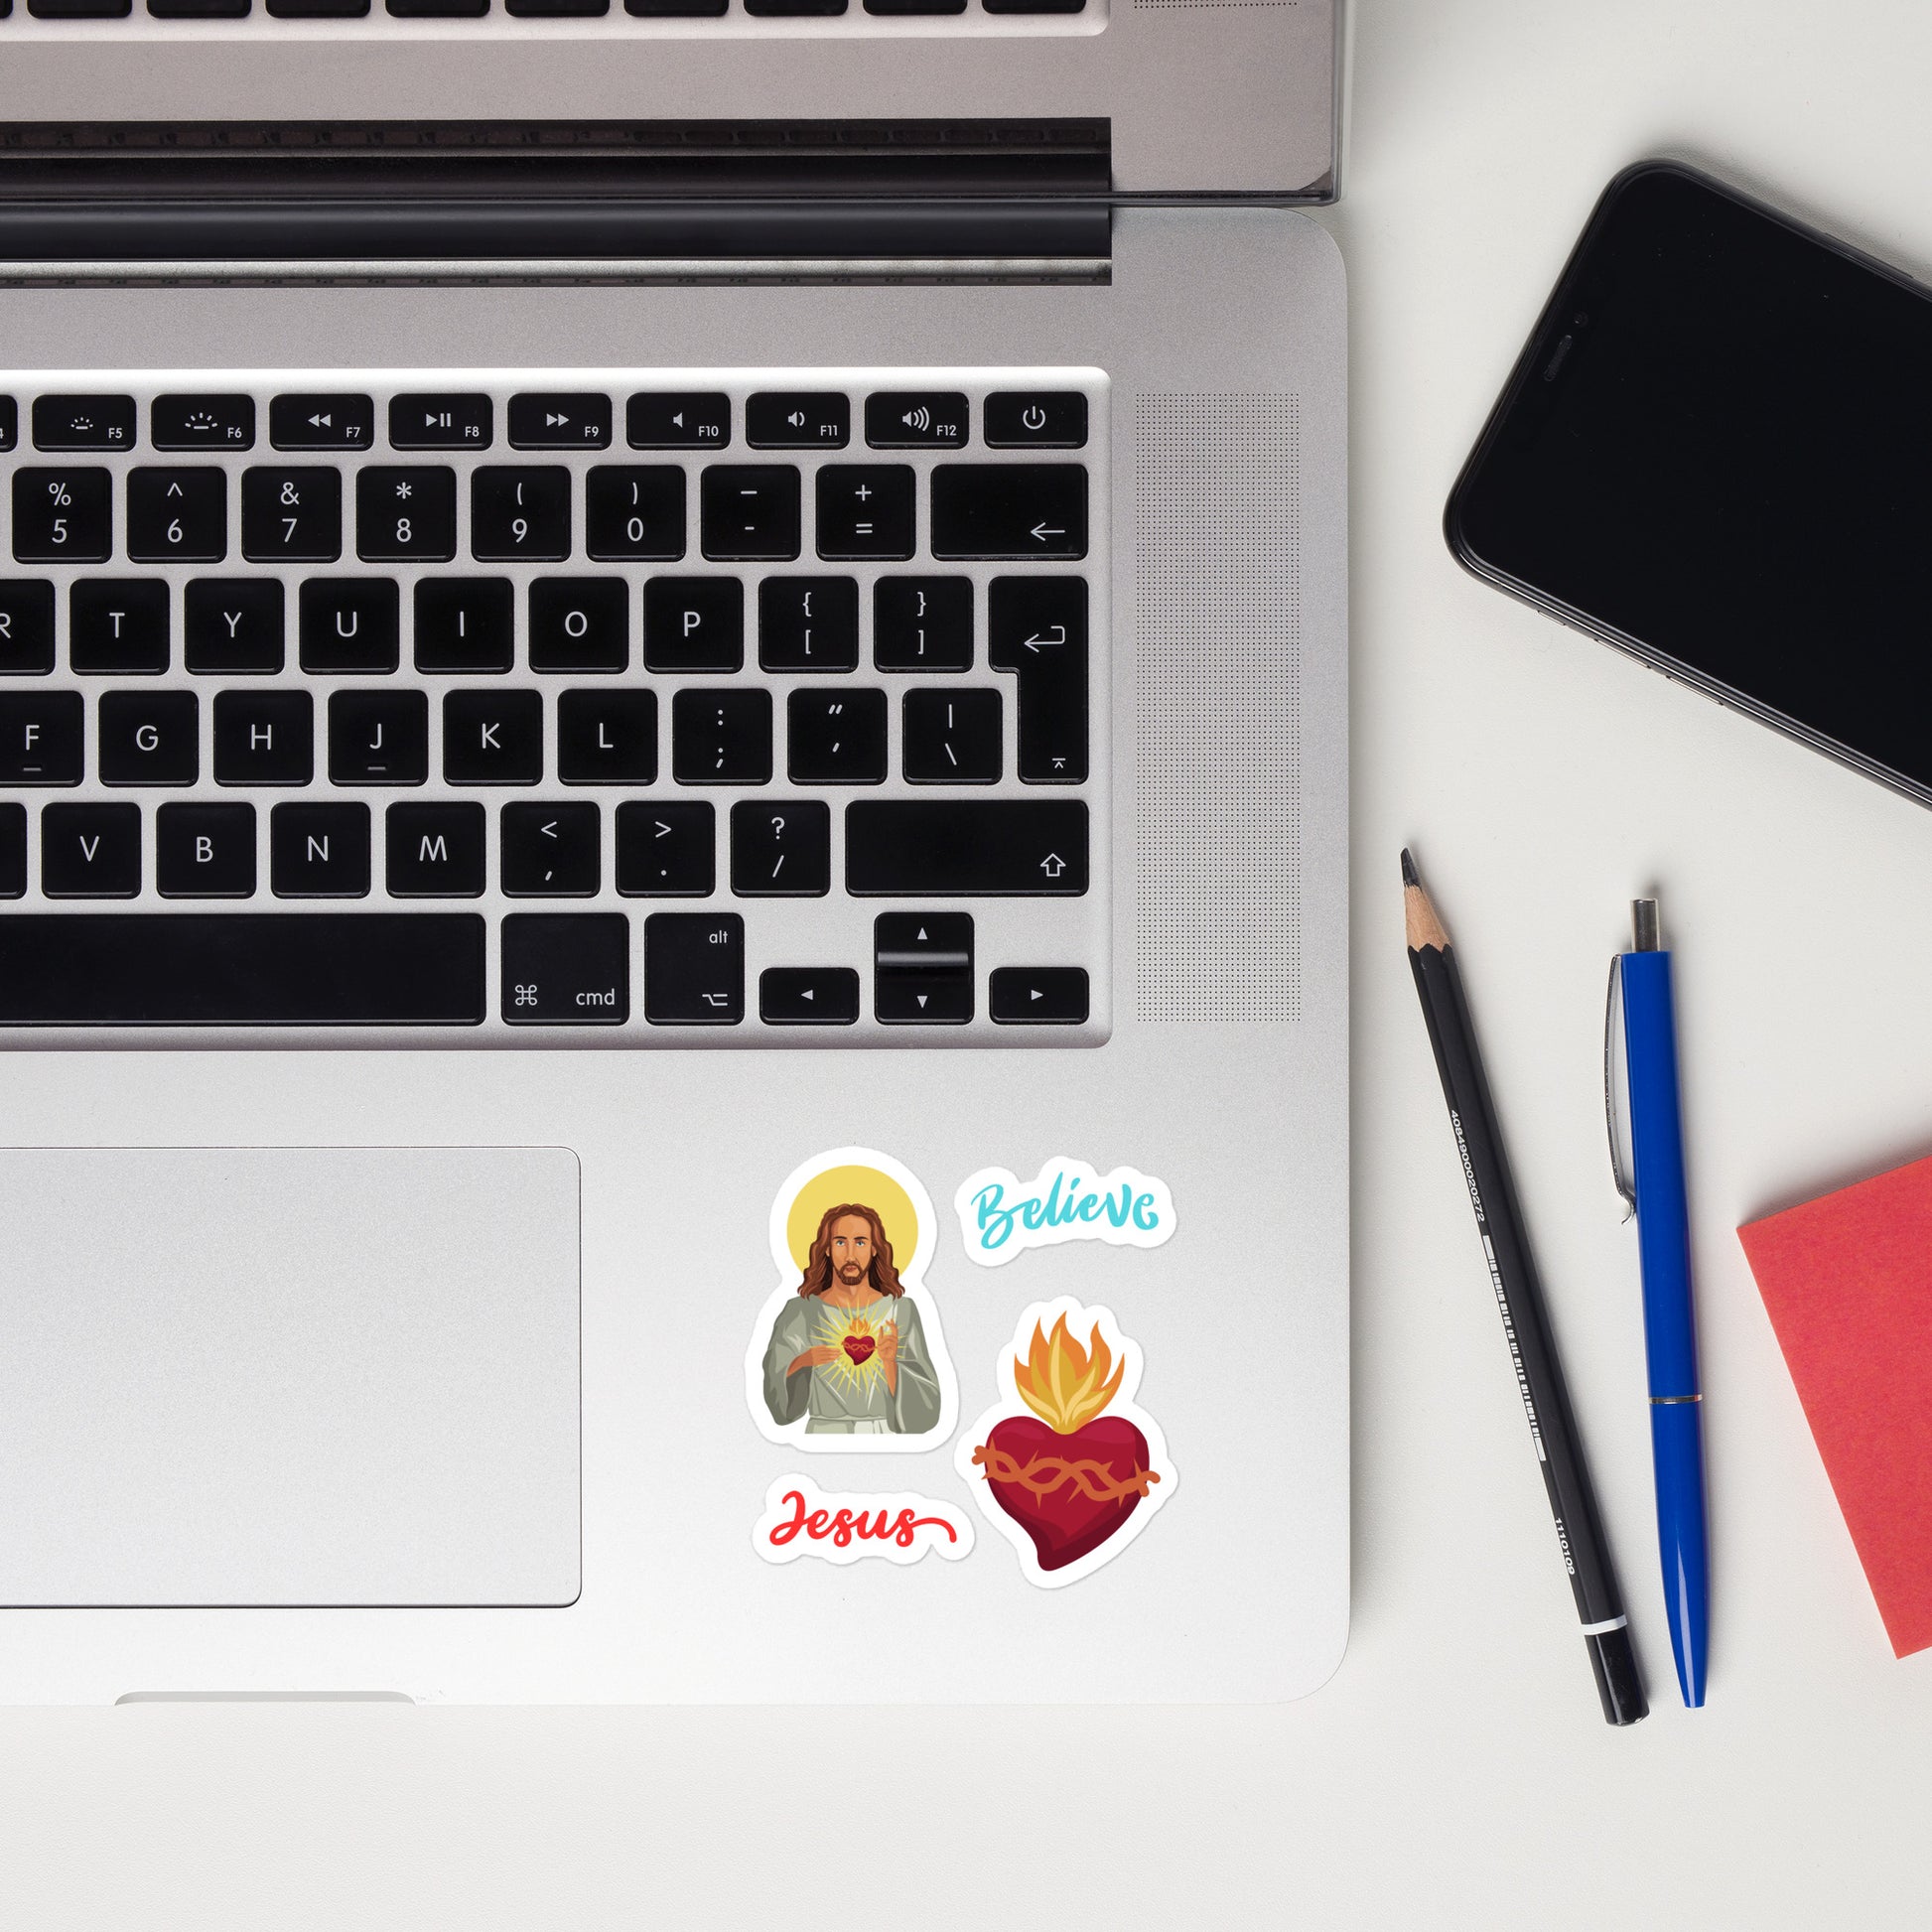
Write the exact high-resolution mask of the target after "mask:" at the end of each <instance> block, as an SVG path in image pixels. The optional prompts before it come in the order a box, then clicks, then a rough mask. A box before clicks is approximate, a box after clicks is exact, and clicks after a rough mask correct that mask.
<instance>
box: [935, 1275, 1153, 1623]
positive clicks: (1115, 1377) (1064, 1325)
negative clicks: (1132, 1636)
mask: <svg viewBox="0 0 1932 1932" xmlns="http://www.w3.org/2000/svg"><path fill="white" fill-rule="evenodd" d="M1141 1369H1142V1355H1141V1349H1140V1345H1139V1343H1137V1342H1135V1341H1133V1340H1132V1339H1130V1338H1129V1337H1128V1336H1126V1335H1124V1334H1123V1333H1122V1332H1121V1330H1120V1326H1119V1324H1118V1323H1117V1322H1116V1321H1115V1319H1114V1317H1113V1315H1112V1313H1111V1312H1110V1311H1108V1310H1106V1309H1102V1308H1082V1307H1081V1305H1080V1304H1079V1303H1078V1302H1075V1301H1072V1300H1070V1299H1068V1298H1067V1297H1064V1296H1062V1297H1061V1298H1060V1299H1059V1300H1058V1301H1055V1302H1035V1304H1034V1306H1033V1307H1032V1308H1030V1309H1029V1310H1028V1311H1026V1313H1025V1314H1023V1315H1022V1316H1021V1317H1020V1325H1019V1327H1018V1328H1017V1329H1016V1330H1015V1332H1014V1338H1013V1343H1012V1345H1011V1346H1010V1347H1009V1348H1007V1349H1006V1350H1004V1351H1003V1352H1002V1354H1001V1356H1000V1360H999V1363H998V1365H997V1368H996V1375H997V1377H998V1381H999V1386H1000V1388H1001V1390H1002V1391H1003V1393H1004V1395H1005V1398H1006V1399H1005V1400H1003V1401H1001V1402H998V1403H996V1404H995V1405H994V1406H993V1407H992V1408H991V1409H989V1410H988V1411H987V1412H986V1414H985V1415H983V1416H982V1417H981V1418H980V1419H979V1421H978V1422H976V1423H975V1424H974V1425H973V1426H972V1428H971V1429H969V1430H967V1431H966V1432H965V1434H964V1435H962V1436H961V1437H960V1439H959V1449H958V1451H957V1453H956V1455H955V1457H954V1461H955V1466H956V1467H957V1468H958V1470H959V1473H960V1474H961V1475H962V1476H963V1477H964V1478H965V1479H966V1481H967V1483H968V1484H969V1485H970V1486H971V1488H972V1491H973V1494H974V1496H975V1497H976V1498H977V1499H978V1502H979V1508H980V1514H981V1515H982V1516H984V1517H985V1518H986V1520H987V1521H988V1522H989V1523H991V1524H992V1525H993V1527H994V1528H995V1529H997V1530H998V1531H999V1532H1000V1533H1001V1534H1002V1535H1003V1536H1004V1537H1005V1538H1006V1539H1007V1541H1008V1542H1009V1543H1011V1544H1012V1545H1013V1547H1014V1549H1015V1550H1017V1551H1018V1552H1019V1555H1020V1568H1021V1571H1022V1573H1023V1574H1024V1575H1025V1577H1026V1579H1027V1581H1028V1582H1029V1583H1032V1584H1037V1585H1038V1586H1039V1587H1040V1588H1041V1589H1057V1588H1059V1587H1061V1586H1063V1585H1065V1584H1071V1583H1077V1582H1078V1581H1079V1580H1080V1579H1081V1578H1082V1577H1088V1576H1091V1575H1092V1574H1093V1573H1094V1571H1096V1570H1098V1569H1099V1568H1100V1567H1101V1565H1102V1564H1106V1563H1111V1562H1112V1561H1113V1560H1114V1558H1115V1557H1117V1556H1119V1555H1120V1553H1121V1552H1122V1551H1123V1550H1124V1549H1126V1548H1127V1546H1128V1545H1129V1544H1130V1543H1131V1542H1133V1540H1134V1539H1135V1538H1136V1537H1137V1536H1139V1535H1140V1534H1141V1532H1142V1531H1143V1530H1145V1529H1146V1528H1147V1526H1148V1524H1149V1523H1151V1522H1152V1521H1153V1520H1154V1518H1155V1515H1156V1514H1157V1513H1158V1512H1159V1510H1160V1509H1161V1508H1162V1506H1163V1505H1164V1504H1165V1503H1166V1502H1167V1501H1168V1500H1169V1499H1170V1498H1171V1497H1172V1496H1173V1492H1174V1485H1175V1483H1176V1482H1177V1481H1178V1480H1179V1476H1178V1472H1177V1471H1176V1470H1175V1468H1174V1465H1173V1460H1172V1459H1171V1458H1170V1456H1169V1454H1168V1445H1167V1439H1166V1438H1165V1437H1164V1436H1163V1435H1162V1433H1161V1425H1160V1424H1159V1423H1157V1422H1156V1421H1155V1420H1154V1418H1153V1417H1152V1416H1150V1415H1149V1414H1148V1413H1147V1412H1146V1410H1144V1409H1141V1408H1139V1407H1138V1406H1137V1405H1136V1404H1135V1402H1134V1393H1135V1391H1136V1390H1137V1389H1138V1388H1139V1387H1140V1382H1141Z"/></svg>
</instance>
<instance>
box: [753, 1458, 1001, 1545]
mask: <svg viewBox="0 0 1932 1932" xmlns="http://www.w3.org/2000/svg"><path fill="white" fill-rule="evenodd" d="M752 1547H753V1548H754V1549H755V1550H757V1552H758V1553H759V1556H761V1557H762V1558H763V1559H764V1560H765V1562H766V1563H792V1562H795V1561H796V1560H797V1559H798V1558H799V1557H823V1558H824V1559H825V1561H826V1562H827V1563H857V1562H858V1561H859V1559H860V1558H861V1557H884V1558H885V1559H886V1561H887V1562H888V1563H900V1564H903V1563H917V1562H918V1560H919V1559H920V1558H921V1557H922V1556H924V1555H925V1553H926V1552H927V1551H928V1550H931V1551H934V1552H935V1553H936V1554H938V1555H939V1556H941V1557H943V1558H945V1560H946V1561H947V1562H948V1563H957V1562H958V1561H959V1559H960V1558H961V1557H963V1556H965V1555H966V1553H967V1552H968V1551H969V1550H971V1549H972V1547H973V1524H972V1519H971V1518H970V1517H969V1516H968V1515H967V1514H966V1512H965V1511H964V1510H962V1509H960V1508H958V1507H957V1506H956V1505H955V1504H952V1503H944V1502H940V1501H938V1500H937V1499H936V1498H935V1497H932V1496H915V1495H913V1494H911V1493H910V1492H908V1491H904V1490H899V1491H896V1492H895V1493H894V1494H892V1495H889V1496H877V1495H868V1496H854V1495H843V1496H833V1495H827V1494H826V1492H825V1491H824V1490H822V1489H821V1488H819V1486H818V1485H817V1483H815V1482H814V1481H813V1480H812V1479H811V1477H810V1476H797V1475H793V1476H780V1477H779V1478H778V1479H777V1481H776V1482H774V1483H773V1484H772V1485H771V1487H770V1488H769V1489H767V1490H766V1491H765V1493H764V1514H763V1515H762V1516H760V1517H759V1520H758V1521H757V1522H756V1523H754V1524H753V1525H752Z"/></svg>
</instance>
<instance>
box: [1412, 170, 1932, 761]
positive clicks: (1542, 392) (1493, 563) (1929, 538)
mask: <svg viewBox="0 0 1932 1932" xmlns="http://www.w3.org/2000/svg"><path fill="white" fill-rule="evenodd" d="M1449 541H1450V545H1451V547H1452V548H1453V549H1454V550H1455V552H1456V555H1457V556H1458V558H1459V559H1460V560H1461V561H1462V562H1463V563H1465V564H1466V565H1468V566H1469V568H1470V569H1472V570H1474V571H1476V572H1477V573H1478V574H1479V575H1481V576H1483V577H1485V578H1487V579H1489V580H1491V581H1493V582H1496V583H1499V584H1500V585H1502V586H1503V587H1504V588H1506V589H1510V590H1513V591H1515V592H1517V593H1518V594H1519V595H1523V596H1526V597H1528V598H1530V599H1531V600H1532V601H1534V602H1535V603H1537V604H1539V605H1541V606H1543V607H1544V608H1546V609H1553V610H1555V611H1556V612H1558V613H1559V614H1560V615H1562V616H1565V617H1567V618H1570V619H1572V620H1574V621H1578V622H1580V623H1582V624H1583V625H1584V626H1585V627H1587V628H1588V629H1591V630H1594V631H1597V632H1598V633H1600V634H1603V635H1606V636H1608V637H1610V638H1611V639H1612V640H1613V641H1616V642H1619V643H1621V644H1624V645H1625V646H1626V647H1628V648H1631V649H1633V650H1635V651H1636V652H1637V653H1638V654H1639V655H1641V656H1643V657H1645V658H1646V659H1648V660H1650V661H1651V662H1654V663H1660V664H1662V665H1663V666H1664V667H1665V668H1666V669H1676V670H1681V671H1682V672H1683V673H1684V674H1686V675H1688V676H1689V677H1691V678H1692V679H1694V680H1695V681H1697V682H1698V683H1700V684H1702V685H1704V686H1706V687H1707V688H1715V689H1717V691H1718V693H1719V695H1720V696H1724V697H1726V698H1729V699H1732V700H1735V701H1742V703H1743V704H1744V705H1745V706H1746V707H1747V708H1749V709H1752V710H1755V711H1757V712H1759V713H1760V714H1764V715H1768V716H1769V717H1770V719H1771V722H1773V723H1777V724H1780V725H1782V726H1783V727H1785V728H1786V729H1788V730H1793V731H1795V732H1797V733H1798V734H1799V735H1800V736H1802V737H1805V738H1808V739H1810V740H1811V741H1812V742H1814V743H1817V742H1820V741H1823V742H1825V744H1826V748H1827V749H1831V750H1835V751H1837V752H1839V753H1840V754H1841V755H1844V756H1849V757H1850V758H1851V759H1853V760H1854V761H1856V762H1859V763H1861V764H1863V765H1866V766H1871V765H1877V766H1882V767H1884V769H1883V770H1882V771H1881V772H1880V773H1879V775H1881V776H1888V777H1891V778H1893V779H1895V780H1899V781H1902V782H1903V783H1904V784H1905V785H1906V786H1907V787H1908V788H1911V789H1913V790H1915V791H1919V792H1921V793H1924V794H1925V795H1928V796H1932V299H1928V297H1927V296H1926V295H1925V294H1924V293H1922V292H1921V291H1919V290H1917V289H1915V288H1911V287H1909V286H1905V285H1903V284H1901V283H1900V282H1898V281H1895V280H1893V279H1891V278H1890V277H1889V276H1888V275H1887V274H1886V273H1885V272H1883V271H1882V270H1879V269H1877V268H1875V267H1873V266H1872V265H1870V264H1869V263H1866V262H1863V261H1861V260H1858V259H1856V258H1854V257H1852V256H1850V255H1848V254H1846V253H1844V252H1842V251H1841V250H1840V249H1839V248H1838V247H1837V246H1836V245H1835V244H1833V243H1832V242H1830V241H1828V240H1826V239H1824V238H1823V237H1820V236H1817V235H1814V234H1810V233H1807V232H1805V231H1803V230H1801V229H1798V228H1796V227H1793V226H1792V225H1790V224H1789V223H1787V222H1786V221H1784V220H1782V219H1780V218H1779V217H1777V216H1775V215H1772V214H1770V213H1768V212H1767V211H1765V210H1763V209H1761V208H1758V207H1753V206H1751V205H1750V204H1748V203H1746V202H1743V201H1740V200H1739V199H1737V198H1736V197H1735V196H1733V195H1731V194H1729V193H1728V192H1726V191H1725V190H1723V189H1720V188H1719V187H1717V186H1716V185H1715V184H1713V183H1710V182H1707V181H1705V180H1703V179H1702V178H1700V177H1698V176H1696V175H1693V174H1690V173H1688V172H1687V171H1685V170H1682V169H1678V168H1672V167H1665V166H1651V167H1646V168H1643V169H1640V170H1634V171H1632V172H1631V173H1629V174H1627V175H1625V176H1623V177H1620V178H1619V180H1618V181H1617V182H1615V183H1613V184H1612V186H1611V188H1610V190H1609V192H1608V193H1607V194H1606V195H1605V196H1604V198H1603V201H1602V202H1601V203H1600V204H1599V205H1598V207H1597V209H1596V212H1595V214H1594V215H1593V216H1592V217H1591V220H1590V224H1589V226H1588V228H1587V230H1586V231H1585V234H1584V238H1583V240H1582V242H1581V243H1580V244H1579V247H1578V250H1577V253H1576V255H1575V256H1574V257H1573V258H1572V261H1571V263H1570V266H1569V268H1568V269H1567V270H1566V271H1565V274H1564V277H1563V280H1562V282H1561V284H1560V285H1559V287H1558V289H1557V293H1556V295H1555V296H1554V297H1553V298H1552V301H1551V304H1550V307H1549V308H1548V310H1547V311H1546V312H1545V314H1544V317H1543V320H1542V322H1541V323H1540V324H1539V325H1538V329H1537V333H1536V335H1535V336H1534V337H1533V338H1532V339H1531V342H1530V345H1529V347H1528V348H1527V349H1526V350H1525V352H1524V355H1523V358H1522V360H1521V362H1520V363H1519V364H1518V366H1517V369H1516V372H1515V374H1514V375H1513V376H1512V377H1511V380H1510V385H1509V388H1508V389H1507V390H1506V391H1505V393H1504V396H1503V399H1502V401H1501V402H1500V403H1499V404H1498V405H1497V407H1496V410H1495V413H1494V414H1493V415H1492V417H1491V418H1490V421H1489V425H1488V427H1487V428H1486V429H1485V431H1484V432H1483V436H1482V440H1481V442H1480V443H1479V444H1478V445H1477V448H1476V451H1475V454H1474V455H1473V456H1472V457H1471V458H1470V460H1469V464H1468V467H1467V468H1466V469H1465V470H1464V472H1463V475H1462V478H1461V480H1460V481H1459V482H1458V483H1457V484H1456V487H1455V492H1454V494H1453V495H1452V496H1451V498H1450V501H1449Z"/></svg>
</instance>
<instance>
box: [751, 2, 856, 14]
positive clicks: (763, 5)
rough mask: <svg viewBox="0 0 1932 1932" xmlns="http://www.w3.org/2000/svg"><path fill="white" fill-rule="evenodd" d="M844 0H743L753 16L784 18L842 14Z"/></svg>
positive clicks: (844, 4) (844, 6) (844, 5)
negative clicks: (804, 15) (802, 15)
mask: <svg viewBox="0 0 1932 1932" xmlns="http://www.w3.org/2000/svg"><path fill="white" fill-rule="evenodd" d="M845 9H846V0H745V11H746V12H747V13H748V14H751V15H753V16H755V17H756V16H763V17H765V18H769V19H786V18H789V17H791V16H794V15H801V14H842V13H844V12H845Z"/></svg>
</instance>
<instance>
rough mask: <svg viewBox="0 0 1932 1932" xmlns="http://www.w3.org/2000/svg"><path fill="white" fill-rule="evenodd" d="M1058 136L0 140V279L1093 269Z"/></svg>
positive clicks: (1095, 130)
mask: <svg viewBox="0 0 1932 1932" xmlns="http://www.w3.org/2000/svg"><path fill="white" fill-rule="evenodd" d="M1107 179H1108V133H1107V123H1106V122H1104V121H1079V122H1028V123H1024V124H1021V123H1004V122H1002V123H992V122H917V123H887V122H872V123H845V124H838V125H834V124H830V123H789V122H768V121H767V122H755V123H722V122H689V123H668V122H590V123H584V124H581V125H571V124H564V123H552V122H541V123H539V122H464V123H450V122H438V123H357V124H346V123H312V124H303V125H286V124H283V125H269V124H265V123H261V124H256V123H226V122H223V123H214V122H203V123H193V124H176V123H163V122H136V123H119V124H111V125H110V124H101V125H97V126H81V127H58V126H53V125H43V124H14V125H10V126H4V127H0V278H4V279H6V280H8V281H14V282H19V281H22V280H28V281H62V282H67V281H86V282H91V281H100V280H116V279H131V280H154V279H169V280H180V279H216V280H228V279H250V280H253V279H263V278H269V279H276V280H288V279H299V280H313V279H321V280H332V281H334V280H367V279H378V280H390V279H409V280H416V279H431V280H445V279H455V280H475V279H480V278H481V279H487V280H504V279H509V280H519V281H521V280H553V279H554V280H570V281H581V280H587V279H588V280H623V281H630V280H639V279H642V280H661V279H679V280H683V279H689V278H690V277H692V276H693V275H698V276H711V277H720V276H723V277H729V278H731V279H741V278H744V277H747V276H760V277H762V276H782V277H784V278H786V279H797V278H799V277H800V276H803V277H806V278H808V279H819V278H825V277H836V278H841V279H850V278H853V277H861V278H867V279H870V278H873V277H876V276H881V275H890V276H892V277H894V278H896V279H897V278H903V277H904V276H905V275H907V274H932V275H939V276H945V277H954V276H958V277H967V278H974V279H981V278H985V277H987V276H999V277H1011V276H1021V277H1026V278H1028V279H1035V278H1037V277H1040V276H1050V277H1054V278H1058V277H1062V276H1064V277H1071V278H1074V279H1083V280H1091V279H1094V278H1095V277H1096V276H1102V275H1104V273H1105V266H1106V257H1107V252H1108V232H1109V223H1108V215H1107V210H1106V207H1105V200H1104V198H1105V195H1106V189H1107Z"/></svg>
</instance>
